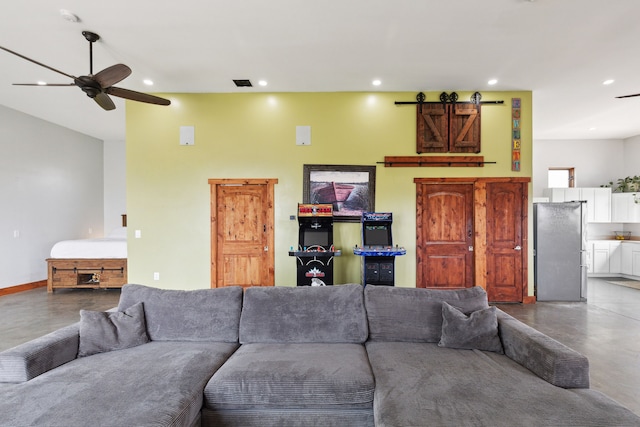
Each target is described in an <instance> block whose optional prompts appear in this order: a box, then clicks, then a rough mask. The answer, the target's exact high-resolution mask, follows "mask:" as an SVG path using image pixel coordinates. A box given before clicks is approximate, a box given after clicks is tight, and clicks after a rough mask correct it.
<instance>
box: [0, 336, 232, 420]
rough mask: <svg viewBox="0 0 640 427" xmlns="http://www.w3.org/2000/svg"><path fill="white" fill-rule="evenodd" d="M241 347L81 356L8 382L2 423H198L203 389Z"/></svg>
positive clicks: (160, 344) (0, 408)
mask: <svg viewBox="0 0 640 427" xmlns="http://www.w3.org/2000/svg"><path fill="white" fill-rule="evenodd" d="M237 347H238V344H234V343H223V342H184V341H183V342H168V341H156V342H149V343H147V344H143V345H140V346H137V347H132V348H128V349H125V350H119V351H113V352H107V353H100V354H95V355H93V356H91V357H81V358H79V359H75V360H73V361H71V362H69V363H66V364H65V365H62V366H60V367H58V368H56V369H53V370H51V371H49V372H46V373H44V374H42V375H40V376H39V377H37V378H34V379H32V380H31V381H28V382H25V383H21V384H3V385H2V387H0V391H1V394H2V396H1V398H0V426H64V427H76V426H77V427H85V426H89V425H90V426H175V427H177V426H192V425H194V424H195V423H196V421H197V420H199V416H200V410H201V408H202V399H203V390H204V386H205V385H206V383H207V381H208V380H209V378H211V375H213V373H214V372H215V371H216V369H218V368H219V367H220V365H222V364H223V363H224V361H225V360H227V358H228V357H229V356H230V355H231V354H232V353H233V352H234V351H235V349H236V348H237ZM197 425H199V424H197Z"/></svg>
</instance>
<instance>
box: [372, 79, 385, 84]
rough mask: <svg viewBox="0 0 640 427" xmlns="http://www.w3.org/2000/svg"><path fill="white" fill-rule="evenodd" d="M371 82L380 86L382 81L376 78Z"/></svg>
mask: <svg viewBox="0 0 640 427" xmlns="http://www.w3.org/2000/svg"><path fill="white" fill-rule="evenodd" d="M371 84H372V85H374V86H380V85H381V84H382V82H381V81H380V80H378V79H376V80H374V81H372V82H371Z"/></svg>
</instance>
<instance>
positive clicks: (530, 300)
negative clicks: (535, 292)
mask: <svg viewBox="0 0 640 427" xmlns="http://www.w3.org/2000/svg"><path fill="white" fill-rule="evenodd" d="M522 303H523V304H535V303H536V297H534V296H527V297H524V299H523V300H522Z"/></svg>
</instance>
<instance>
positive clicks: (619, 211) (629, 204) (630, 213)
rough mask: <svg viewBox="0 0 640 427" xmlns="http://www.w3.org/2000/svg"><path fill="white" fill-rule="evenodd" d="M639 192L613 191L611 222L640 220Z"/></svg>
mask: <svg viewBox="0 0 640 427" xmlns="http://www.w3.org/2000/svg"><path fill="white" fill-rule="evenodd" d="M636 198H637V199H640V194H639V193H613V194H612V195H611V222H640V203H636V202H635V201H636Z"/></svg>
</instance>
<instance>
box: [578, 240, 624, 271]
mask: <svg viewBox="0 0 640 427" xmlns="http://www.w3.org/2000/svg"><path fill="white" fill-rule="evenodd" d="M621 256H622V254H621V247H620V242H617V241H610V240H596V241H590V242H588V249H587V257H588V259H589V260H590V263H589V268H588V269H587V272H588V273H593V274H611V273H614V274H620V269H621V259H622V258H621Z"/></svg>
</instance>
